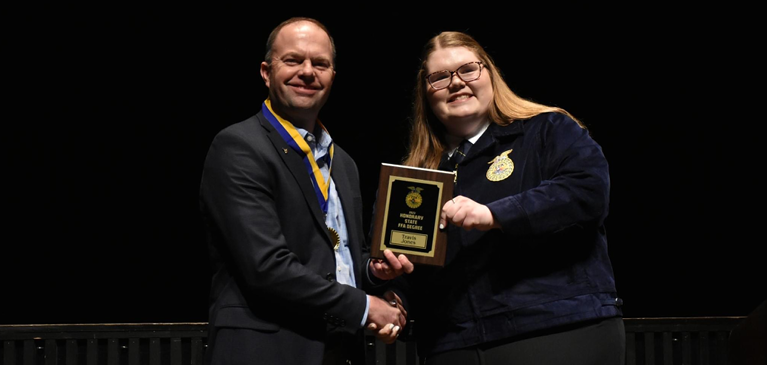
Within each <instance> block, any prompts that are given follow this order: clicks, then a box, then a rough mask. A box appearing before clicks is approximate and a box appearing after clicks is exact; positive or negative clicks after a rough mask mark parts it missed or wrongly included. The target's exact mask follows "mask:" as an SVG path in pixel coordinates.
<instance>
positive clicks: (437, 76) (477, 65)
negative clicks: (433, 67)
mask: <svg viewBox="0 0 767 365" xmlns="http://www.w3.org/2000/svg"><path fill="white" fill-rule="evenodd" d="M483 66H484V65H483V64H482V62H481V61H475V62H469V63H467V64H465V65H463V66H461V67H458V69H456V70H455V71H448V70H442V71H437V72H432V73H430V74H428V75H426V81H428V82H429V85H431V87H432V88H434V90H441V89H444V88H446V87H448V86H450V84H452V83H453V74H458V78H459V79H461V80H463V82H472V81H474V80H476V79H478V78H479V77H480V76H481V75H482V67H483Z"/></svg>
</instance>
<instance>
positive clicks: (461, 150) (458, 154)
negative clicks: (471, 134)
mask: <svg viewBox="0 0 767 365" xmlns="http://www.w3.org/2000/svg"><path fill="white" fill-rule="evenodd" d="M469 148H471V142H469V140H468V139H464V140H463V141H461V144H460V145H458V148H457V149H456V150H455V152H453V156H451V157H450V160H451V161H453V165H454V166H458V164H459V163H461V161H463V158H464V157H466V154H468V153H469Z"/></svg>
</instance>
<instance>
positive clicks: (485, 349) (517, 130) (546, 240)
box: [395, 32, 625, 365]
mask: <svg viewBox="0 0 767 365" xmlns="http://www.w3.org/2000/svg"><path fill="white" fill-rule="evenodd" d="M421 60H422V65H421V68H420V71H419V73H418V78H417V82H416V89H415V102H414V110H413V120H412V130H411V135H410V146H409V150H408V154H407V156H406V158H405V161H404V164H405V165H409V166H416V167H424V168H432V169H436V168H439V169H447V170H450V171H455V173H456V179H455V181H456V182H455V198H454V199H452V200H451V201H448V202H447V204H445V206H444V207H443V209H442V216H441V220H440V223H441V226H442V227H444V229H445V230H447V232H448V248H447V258H446V264H445V266H444V267H442V268H434V267H426V266H422V267H419V269H418V270H415V271H414V272H413V274H411V275H409V276H403V277H401V278H399V279H398V282H397V283H396V286H397V287H396V288H395V291H396V292H398V294H399V295H400V297H401V298H402V300H403V302H404V305H405V308H407V310H408V313H409V314H410V316H411V318H412V319H414V323H415V325H414V326H413V327H414V328H413V336H415V339H416V340H417V343H418V354H419V357H421V358H422V359H424V358H425V363H426V364H428V365H435V364H437V365H441V364H462V365H467V364H469V365H470V364H486V365H494V364H536V365H540V364H569V365H572V364H621V363H623V362H624V356H625V355H624V349H625V333H624V327H623V320H622V312H621V309H620V305H621V304H622V301H621V299H619V298H618V296H617V293H616V288H615V281H614V275H613V270H612V265H611V263H610V260H609V257H608V252H607V241H606V236H605V227H604V220H605V218H606V217H607V214H608V203H609V200H608V199H609V189H610V181H609V174H608V164H607V161H606V160H605V157H604V155H603V153H602V149H601V147H600V146H599V145H598V144H597V143H596V142H595V141H594V140H593V139H592V138H591V137H590V136H589V133H588V131H587V130H586V128H585V127H584V126H583V125H582V124H581V122H579V121H578V120H577V119H576V118H575V117H574V116H572V115H570V113H568V112H567V111H565V110H563V109H561V108H556V107H550V106H546V105H541V104H537V103H534V102H532V101H529V100H525V99H522V98H520V97H519V96H517V95H516V94H514V92H512V91H511V90H510V89H509V87H508V86H507V85H506V83H505V82H504V80H503V79H502V77H501V73H500V71H499V70H498V68H497V67H496V66H495V64H494V63H493V61H492V59H491V58H490V56H489V55H488V54H487V53H486V52H485V51H484V49H483V47H482V46H480V45H479V44H478V43H477V42H476V41H475V40H474V39H473V38H472V37H470V36H469V35H467V34H464V33H460V32H443V33H441V34H439V35H437V36H436V37H434V38H432V39H431V40H430V41H429V42H428V43H427V44H426V46H425V48H424V52H423V55H422V58H421ZM462 142H463V143H462ZM467 143H468V144H467ZM459 145H461V146H460V148H459ZM464 146H465V147H464Z"/></svg>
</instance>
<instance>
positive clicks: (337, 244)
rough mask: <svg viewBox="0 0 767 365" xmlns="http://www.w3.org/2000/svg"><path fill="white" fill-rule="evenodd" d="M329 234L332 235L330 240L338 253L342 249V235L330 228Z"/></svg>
mask: <svg viewBox="0 0 767 365" xmlns="http://www.w3.org/2000/svg"><path fill="white" fill-rule="evenodd" d="M328 234H330V240H331V241H333V249H334V250H336V251H338V248H339V247H341V235H339V234H338V231H336V230H335V229H333V228H330V227H328Z"/></svg>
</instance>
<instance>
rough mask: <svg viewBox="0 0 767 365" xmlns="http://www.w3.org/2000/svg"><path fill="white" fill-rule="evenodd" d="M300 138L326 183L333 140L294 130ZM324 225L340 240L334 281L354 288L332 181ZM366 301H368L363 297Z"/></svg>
mask: <svg viewBox="0 0 767 365" xmlns="http://www.w3.org/2000/svg"><path fill="white" fill-rule="evenodd" d="M296 129H297V130H298V133H300V134H301V137H303V138H304V140H305V141H306V143H307V144H308V145H309V148H310V149H311V151H312V154H313V155H314V159H315V161H316V162H317V167H319V168H320V171H321V172H322V177H323V178H324V179H325V180H326V181H327V179H328V174H329V172H330V166H328V163H327V162H328V151H329V149H330V145H331V143H333V139H332V138H330V135H329V134H328V133H327V132H326V131H325V130H324V129H322V130H321V134H320V138H319V142H318V141H317V138H316V137H315V136H314V135H313V134H312V133H309V132H308V131H307V130H305V129H302V128H296ZM331 164H332V162H331ZM325 224H326V225H327V226H328V227H330V228H333V229H335V230H336V232H338V235H339V237H340V239H341V244H340V247H339V248H338V250H335V255H336V280H337V281H338V282H339V283H341V284H346V285H349V286H353V287H356V281H355V277H354V264H353V262H352V255H351V251H349V234H348V232H347V231H346V219H345V218H344V210H343V207H342V206H341V200H340V199H339V198H338V191H336V185H335V183H334V182H333V180H332V179H331V180H330V191H329V192H328V213H327V215H325ZM365 299H366V301H369V300H370V299H369V298H367V296H366V297H365ZM369 307H370V303H366V304H365V314H364V315H363V316H362V324H361V326H363V325H365V321H366V320H367V316H368V308H369Z"/></svg>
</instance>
